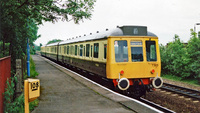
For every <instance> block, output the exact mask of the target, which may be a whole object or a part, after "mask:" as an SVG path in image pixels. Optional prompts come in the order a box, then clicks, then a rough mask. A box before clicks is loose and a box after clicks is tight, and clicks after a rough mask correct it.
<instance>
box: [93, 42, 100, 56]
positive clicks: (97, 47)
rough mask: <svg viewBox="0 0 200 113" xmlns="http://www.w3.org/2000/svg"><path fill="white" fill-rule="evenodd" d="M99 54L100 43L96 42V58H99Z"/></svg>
mask: <svg viewBox="0 0 200 113" xmlns="http://www.w3.org/2000/svg"><path fill="white" fill-rule="evenodd" d="M98 55H99V43H94V58H98Z"/></svg>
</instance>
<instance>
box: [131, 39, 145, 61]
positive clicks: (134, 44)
mask: <svg viewBox="0 0 200 113" xmlns="http://www.w3.org/2000/svg"><path fill="white" fill-rule="evenodd" d="M131 59H132V62H138V61H143V47H142V41H131Z"/></svg>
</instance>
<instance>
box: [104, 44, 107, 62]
mask: <svg viewBox="0 0 200 113" xmlns="http://www.w3.org/2000/svg"><path fill="white" fill-rule="evenodd" d="M106 55H107V44H104V59H106Z"/></svg>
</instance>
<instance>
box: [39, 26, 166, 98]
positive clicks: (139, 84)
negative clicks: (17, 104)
mask: <svg viewBox="0 0 200 113" xmlns="http://www.w3.org/2000/svg"><path fill="white" fill-rule="evenodd" d="M41 55H43V56H45V57H48V58H50V59H53V60H55V61H57V62H59V63H62V64H63V65H67V66H70V67H73V68H78V69H81V70H84V71H88V72H90V73H94V74H95V75H99V76H101V77H102V78H106V79H109V81H111V82H112V83H113V85H114V87H115V88H116V89H117V90H119V91H122V92H124V93H126V94H130V95H132V96H134V97H140V96H142V95H145V93H146V91H153V90H154V89H155V88H160V87H161V86H162V84H163V81H162V79H161V78H160V73H161V60H160V52H159V45H158V37H157V36H156V35H155V34H153V33H151V32H148V31H147V27H145V26H122V27H117V28H115V29H113V30H108V29H106V31H103V32H97V33H95V34H90V35H84V36H83V37H77V38H72V39H69V40H66V41H63V42H60V43H54V44H49V45H46V46H43V47H42V49H41Z"/></svg>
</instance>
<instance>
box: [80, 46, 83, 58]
mask: <svg viewBox="0 0 200 113" xmlns="http://www.w3.org/2000/svg"><path fill="white" fill-rule="evenodd" d="M80 56H83V45H80Z"/></svg>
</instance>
